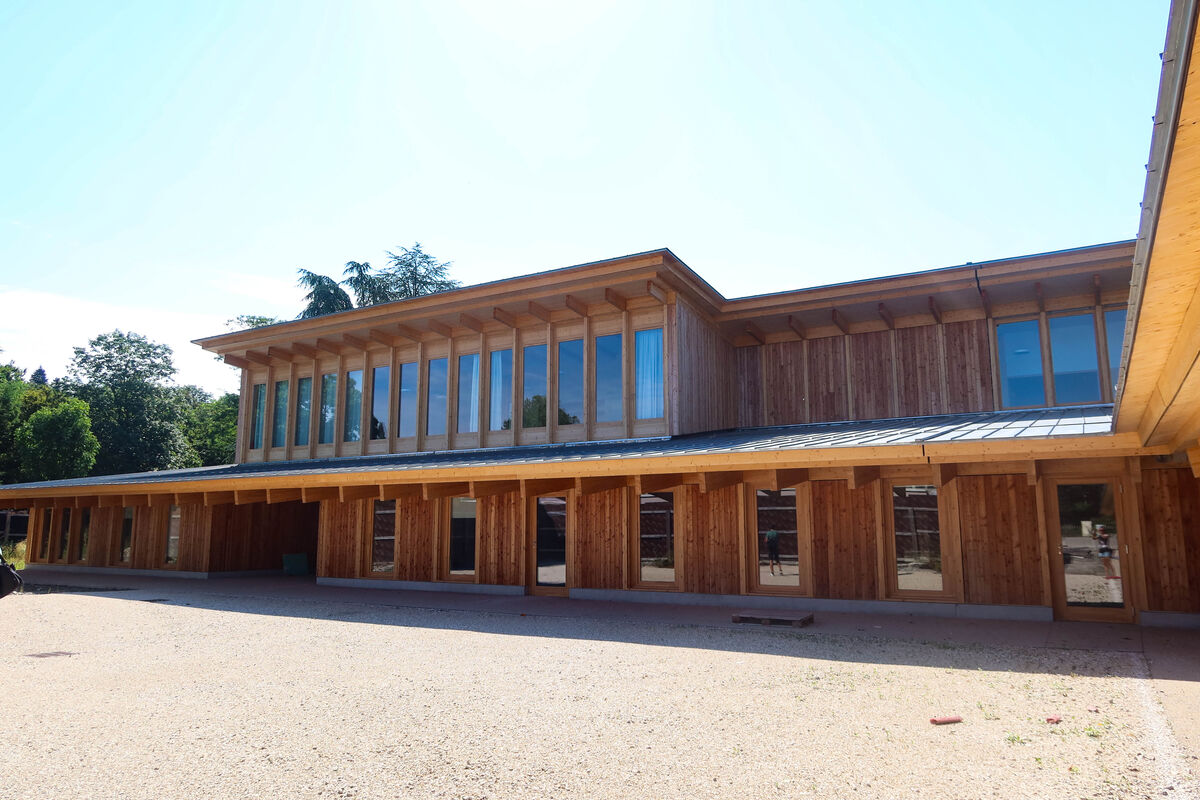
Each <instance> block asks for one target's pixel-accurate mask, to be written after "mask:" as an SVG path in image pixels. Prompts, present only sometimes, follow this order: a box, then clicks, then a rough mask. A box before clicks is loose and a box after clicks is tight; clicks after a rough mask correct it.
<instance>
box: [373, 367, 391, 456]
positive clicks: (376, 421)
mask: <svg viewBox="0 0 1200 800" xmlns="http://www.w3.org/2000/svg"><path fill="white" fill-rule="evenodd" d="M391 377H392V368H391V367H375V369H374V370H372V376H371V438H372V439H386V438H388V418H389V417H390V416H391V415H390V414H388V402H389V398H388V392H389V391H390V386H389V383H390V381H391Z"/></svg>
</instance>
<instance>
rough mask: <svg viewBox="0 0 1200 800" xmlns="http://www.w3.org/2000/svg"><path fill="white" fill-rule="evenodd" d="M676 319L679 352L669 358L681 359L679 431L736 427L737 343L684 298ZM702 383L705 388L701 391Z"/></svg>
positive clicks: (677, 305)
mask: <svg viewBox="0 0 1200 800" xmlns="http://www.w3.org/2000/svg"><path fill="white" fill-rule="evenodd" d="M675 320H676V326H677V332H676V336H675V338H676V341H677V342H678V347H677V351H676V353H674V354H670V353H668V355H667V362H668V363H669V362H670V361H671V360H672V358H676V359H677V361H678V371H677V375H678V380H679V386H680V389H681V391H680V393H679V405H680V408H679V409H678V415H679V416H678V421H679V427H678V431H679V433H695V432H696V431H706V430H708V431H711V430H720V429H722V428H731V427H733V426H734V425H735V424H736V416H737V414H736V407H735V406H736V404H737V397H736V393H737V387H736V386H735V384H734V382H733V381H730V380H729V379H728V376H729V373H730V370H731V368H732V366H733V363H734V348H733V346H732V345H731V344H729V342H727V341H726V340H725V338H724V337H723V336H722V335H721V332H720V331H719V330H718V329H717V327H716V326H715V325H713V324H711V323H710V322H708V321H707V320H706V319H704V318H703V317H702V316H700V314H699V313H697V312H696V311H695V309H693V308H692V307H691V306H690V305H688V304H687V303H686V302H683V301H682V300H681V301H679V302H678V303H677V304H676V313H675ZM665 334H666V331H664V338H663V342H664V346H665V344H666V342H667V337H666V336H665ZM630 345H631V346H632V340H631V341H630ZM631 361H632V359H631ZM699 387H703V390H702V391H697V389H699ZM630 418H631V419H632V416H631V417H630Z"/></svg>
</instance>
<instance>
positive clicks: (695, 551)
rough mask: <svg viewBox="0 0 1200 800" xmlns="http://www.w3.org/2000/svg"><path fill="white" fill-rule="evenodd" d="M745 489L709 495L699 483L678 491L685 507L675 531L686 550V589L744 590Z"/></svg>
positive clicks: (677, 542)
mask: <svg viewBox="0 0 1200 800" xmlns="http://www.w3.org/2000/svg"><path fill="white" fill-rule="evenodd" d="M741 491H742V487H741V486H740V485H736V486H727V487H725V488H724V489H718V490H717V491H714V492H709V493H708V494H701V493H700V490H699V489H698V488H697V487H695V486H685V487H683V488H682V489H679V490H677V493H676V502H677V503H680V504H682V507H683V509H684V513H683V514H682V515H680V516H679V517H678V518H677V529H676V532H675V546H676V547H677V548H682V551H683V552H682V556H683V558H682V561H683V576H682V577H683V584H682V587H681V588H682V589H683V591H685V592H703V593H707V594H737V593H738V591H739V590H740V588H741V587H740V582H739V580H738V540H739V535H738V532H739V531H738V515H739V513H740V510H739V509H740V506H739V504H738V493H739V492H741ZM677 508H678V506H677ZM679 523H682V525H680V524H679ZM679 527H682V530H679V529H678V528H679Z"/></svg>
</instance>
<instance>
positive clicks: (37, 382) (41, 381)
mask: <svg viewBox="0 0 1200 800" xmlns="http://www.w3.org/2000/svg"><path fill="white" fill-rule="evenodd" d="M29 382H30V383H32V384H33V385H34V386H45V385H47V384H48V383H49V381H47V380H46V370H44V369H42V368H41V367H38V368H37V369H35V370H34V371H33V374H32V375H30V376H29Z"/></svg>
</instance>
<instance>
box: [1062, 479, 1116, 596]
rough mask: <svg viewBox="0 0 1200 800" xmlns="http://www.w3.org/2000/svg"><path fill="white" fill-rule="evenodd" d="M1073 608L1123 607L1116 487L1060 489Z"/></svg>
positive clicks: (1064, 557) (1065, 565)
mask: <svg viewBox="0 0 1200 800" xmlns="http://www.w3.org/2000/svg"><path fill="white" fill-rule="evenodd" d="M1058 523H1059V535H1060V536H1061V538H1062V560H1063V582H1064V585H1065V588H1066V594H1067V605H1069V606H1096V607H1100V608H1122V607H1123V606H1124V605H1125V595H1124V592H1123V591H1122V587H1121V584H1122V580H1121V559H1120V553H1119V545H1118V541H1117V507H1116V497H1115V495H1114V494H1113V487H1112V484H1110V483H1073V484H1060V485H1059V486H1058Z"/></svg>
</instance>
